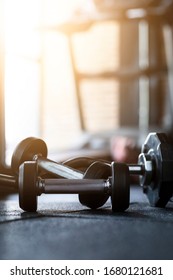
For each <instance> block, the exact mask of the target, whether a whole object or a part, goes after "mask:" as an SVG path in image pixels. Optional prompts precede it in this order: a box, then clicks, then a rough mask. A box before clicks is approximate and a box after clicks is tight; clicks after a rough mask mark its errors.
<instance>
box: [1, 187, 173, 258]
mask: <svg viewBox="0 0 173 280" xmlns="http://www.w3.org/2000/svg"><path fill="white" fill-rule="evenodd" d="M130 200H131V204H130V207H129V209H128V210H127V211H126V212H124V213H116V214H115V213H112V211H111V202H110V201H108V202H107V203H106V204H105V205H104V207H102V208H101V209H98V210H95V211H91V210H90V209H87V208H86V207H84V206H82V205H81V204H80V203H79V202H78V198H77V196H75V195H66V196H65V195H42V196H41V197H39V198H38V212H37V213H26V212H23V211H22V210H20V208H19V206H18V195H17V194H13V195H9V196H7V197H5V198H3V199H1V201H0V248H1V250H0V259H1V260H9V259H11V260H27V259H32V260H36V259H40V260H43V259H47V260H50V259H52V260H55V259H56V260H60V259H61V260H77V259H79V260H92V259H93V260H96V259H97V260H101V259H107V260H113V259H115V260H116V259H119V260H124V259H126V260H131V259H138V260H141V259H144V260H145V259H148V260H158V259H160V260H168V259H173V250H172V248H173V238H172V236H173V202H171V201H170V202H169V203H168V205H167V207H166V208H164V209H159V208H153V207H150V206H149V203H148V200H147V198H146V197H145V195H144V194H143V193H142V190H141V189H140V188H138V187H131V199H130Z"/></svg>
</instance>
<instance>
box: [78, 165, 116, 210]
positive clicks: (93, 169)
mask: <svg viewBox="0 0 173 280" xmlns="http://www.w3.org/2000/svg"><path fill="white" fill-rule="evenodd" d="M109 176H111V167H110V165H108V164H105V163H103V162H99V161H96V162H94V163H92V164H91V165H90V166H89V167H88V169H87V170H86V172H85V174H84V177H83V179H108V177H109ZM108 198H109V195H108V194H104V193H101V194H100V193H97V194H79V201H80V203H81V204H82V205H85V206H87V207H89V208H91V209H97V208H99V207H101V206H102V205H104V204H105V203H106V201H107V200H108Z"/></svg>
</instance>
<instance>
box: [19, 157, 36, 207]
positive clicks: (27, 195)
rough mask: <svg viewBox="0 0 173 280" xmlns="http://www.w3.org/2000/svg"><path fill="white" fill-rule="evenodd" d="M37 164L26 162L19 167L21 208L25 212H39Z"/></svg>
mask: <svg viewBox="0 0 173 280" xmlns="http://www.w3.org/2000/svg"><path fill="white" fill-rule="evenodd" d="M36 176H37V163H36V162H34V161H25V162H24V163H22V164H21V165H20V167H19V179H18V180H19V206H20V208H22V209H23V210H24V211H27V212H36V211H37V192H36Z"/></svg>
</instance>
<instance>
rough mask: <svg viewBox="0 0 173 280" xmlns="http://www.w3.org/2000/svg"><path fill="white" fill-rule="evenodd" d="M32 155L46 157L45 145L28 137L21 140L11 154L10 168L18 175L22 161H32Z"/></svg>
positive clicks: (40, 140)
mask: <svg viewBox="0 0 173 280" xmlns="http://www.w3.org/2000/svg"><path fill="white" fill-rule="evenodd" d="M34 155H41V156H42V157H47V145H46V143H45V142H44V141H43V140H42V139H39V138H35V137H28V138H26V139H24V140H22V141H21V142H20V143H19V144H18V145H17V147H16V149H15V150H14V152H13V155H12V159H11V168H12V170H13V171H14V172H15V173H16V174H18V172H19V166H20V165H21V163H23V162H24V161H30V160H33V157H34Z"/></svg>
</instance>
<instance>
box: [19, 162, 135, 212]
mask: <svg viewBox="0 0 173 280" xmlns="http://www.w3.org/2000/svg"><path fill="white" fill-rule="evenodd" d="M101 165H102V167H101ZM106 166H107V168H105V167H106ZM96 170H100V171H99V173H100V175H101V172H102V175H103V174H104V173H107V172H108V170H109V172H110V167H109V166H108V165H106V164H104V163H100V162H94V163H93V164H91V165H90V167H89V168H88V170H87V171H86V174H84V178H83V179H57V178H53V179H52V178H46V179H42V178H40V177H38V176H37V164H36V163H35V162H33V161H28V162H24V163H23V164H22V165H21V166H20V168H19V205H20V207H21V208H22V209H23V210H24V211H28V212H35V211H36V210H37V197H38V196H40V195H41V194H42V193H45V194H79V195H84V197H85V195H87V199H86V197H85V202H86V201H87V206H88V207H90V206H91V207H90V208H98V207H99V206H100V205H96V204H97V202H96V201H97V200H98V201H100V202H101V205H103V204H104V203H105V202H106V201H107V199H108V197H109V196H111V201H112V211H113V212H116V211H124V210H126V209H127V208H128V207H129V189H130V176H129V168H128V166H127V165H126V164H123V163H115V162H113V163H112V164H111V177H109V176H108V177H107V178H106V179H99V178H97V179H96V177H97V176H98V175H99V174H98V171H97V172H96V173H97V175H95V178H94V179H90V176H91V174H92V175H93V174H94V173H95V171H96ZM98 177H99V176H98ZM92 197H94V199H93V200H92V199H91V198H92ZM97 197H99V199H97ZM90 199H91V202H90V203H89V200H90ZM95 200H96V201H95ZM89 204H90V206H89Z"/></svg>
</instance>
